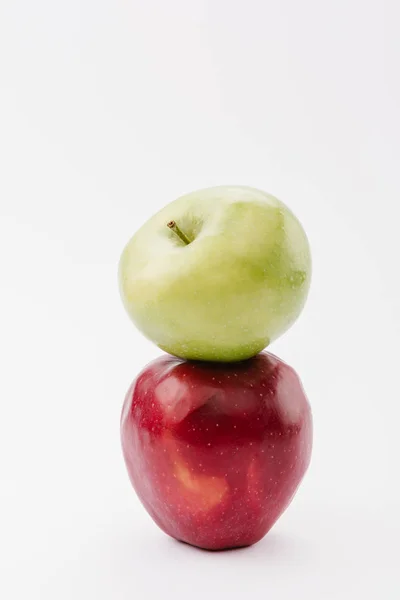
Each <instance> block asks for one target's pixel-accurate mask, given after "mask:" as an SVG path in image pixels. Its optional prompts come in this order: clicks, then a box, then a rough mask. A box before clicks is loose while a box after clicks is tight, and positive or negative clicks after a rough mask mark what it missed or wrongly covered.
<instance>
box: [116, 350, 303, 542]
mask: <svg viewBox="0 0 400 600" xmlns="http://www.w3.org/2000/svg"><path fill="white" fill-rule="evenodd" d="M121 438H122V448H123V453H124V458H125V462H126V466H127V469H128V473H129V476H130V479H131V482H132V485H133V487H134V488H135V490H136V492H137V494H138V496H139V498H140V500H141V501H142V503H143V505H144V506H145V508H146V509H147V511H148V512H149V514H150V515H151V517H152V518H153V519H154V521H155V522H156V523H157V524H158V525H159V527H160V528H161V529H162V530H163V531H164V532H165V533H167V534H168V535H170V536H172V537H174V538H176V539H177V540H180V541H182V542H185V543H187V544H190V545H193V546H197V547H200V548H203V549H206V550H222V549H228V548H239V547H243V546H250V545H252V544H254V543H256V542H258V541H259V540H260V539H261V538H263V537H264V535H265V534H266V533H267V532H268V531H269V529H270V528H271V527H272V526H273V524H274V523H275V521H276V520H277V519H278V517H279V516H280V515H281V514H282V512H283V511H284V510H285V508H286V507H287V506H288V504H289V503H290V501H291V499H292V498H293V496H294V494H295V492H296V489H297V487H298V485H299V484H300V481H301V479H302V478H303V475H304V473H305V471H306V470H307V467H308V464H309V461H310V456H311V446H312V417H311V410H310V406H309V403H308V401H307V398H306V396H305V394H304V391H303V388H302V386H301V383H300V380H299V378H298V376H297V374H296V372H295V371H294V370H293V369H292V368H291V367H289V366H288V365H287V364H285V363H284V362H283V361H281V360H280V359H278V358H277V357H275V356H273V355H272V354H269V353H266V352H263V353H261V354H259V355H258V356H256V357H254V358H252V359H250V360H247V361H243V362H240V363H230V364H220V363H204V362H203V363H201V362H184V361H181V360H179V359H177V358H174V357H171V356H163V357H161V358H159V359H157V360H155V361H154V362H152V363H150V365H148V366H147V367H146V368H145V369H144V370H143V371H142V372H141V373H140V374H139V376H138V377H137V379H136V380H135V381H134V382H133V383H132V385H131V387H130V389H129V391H128V393H127V396H126V399H125V403H124V407H123V410H122V416H121Z"/></svg>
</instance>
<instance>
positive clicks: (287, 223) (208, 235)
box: [119, 186, 311, 362]
mask: <svg viewBox="0 0 400 600" xmlns="http://www.w3.org/2000/svg"><path fill="white" fill-rule="evenodd" d="M310 278H311V256H310V248H309V244H308V240H307V236H306V234H305V232H304V229H303V227H302V226H301V224H300V222H299V221H298V219H297V218H296V217H295V216H294V214H293V213H292V212H291V211H290V210H289V208H288V207H287V206H286V205H285V204H283V202H281V201H280V200H278V199H277V198H275V197H274V196H271V195H270V194H267V193H266V192H263V191H260V190H257V189H254V188H250V187H244V186H219V187H212V188H207V189H203V190H199V191H196V192H192V193H190V194H187V195H185V196H182V197H180V198H178V199H177V200H174V201H173V202H171V203H170V204H168V205H167V206H165V207H164V208H163V209H162V210H160V211H159V212H158V213H156V214H155V215H154V216H153V217H151V218H150V219H149V220H148V221H147V222H146V223H145V224H144V225H143V226H142V227H141V228H140V229H139V230H138V231H137V232H136V233H135V234H134V235H133V237H132V238H131V239H130V241H129V242H128V243H127V245H126V246H125V248H124V250H123V253H122V256H121V259H120V264H119V285H120V291H121V297H122V301H123V303H124V306H125V308H126V310H127V312H128V314H129V316H130V317H131V319H132V321H133V322H134V323H135V325H136V326H137V327H138V329H139V330H140V331H141V332H142V333H143V334H144V335H145V336H146V337H147V338H149V339H150V340H152V341H153V342H154V343H155V344H157V346H159V348H161V349H163V350H165V351H166V352H169V353H170V354H173V355H175V356H179V357H181V358H186V359H194V360H207V361H222V362H230V361H239V360H244V359H247V358H251V357H252V356H255V355H256V354H257V353H258V352H260V351H261V350H263V349H264V348H265V347H266V346H268V345H269V343H270V342H271V341H273V340H274V339H276V338H277V337H279V336H280V335H282V334H283V333H284V332H285V331H286V330H287V329H288V328H289V327H290V326H291V325H292V324H293V323H294V321H295V320H296V319H297V317H298V316H299V314H300V313H301V310H302V308H303V306H304V303H305V301H306V298H307V293H308V289H309V286H310Z"/></svg>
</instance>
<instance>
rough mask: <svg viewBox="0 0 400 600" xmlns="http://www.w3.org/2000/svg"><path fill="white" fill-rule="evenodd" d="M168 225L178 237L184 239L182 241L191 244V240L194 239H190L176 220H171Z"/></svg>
mask: <svg viewBox="0 0 400 600" xmlns="http://www.w3.org/2000/svg"><path fill="white" fill-rule="evenodd" d="M167 227H169V228H170V229H172V231H173V232H174V233H176V235H177V236H178V237H180V238H181V240H182V242H185V244H186V245H188V244H190V242H191V241H192V240H190V239H189V238H188V236H187V235H185V234H184V233H183V231H182V230H181V229H180V228H179V227H178V225H177V224H176V223H175V221H170V222H169V223H167Z"/></svg>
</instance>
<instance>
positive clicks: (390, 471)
mask: <svg viewBox="0 0 400 600" xmlns="http://www.w3.org/2000/svg"><path fill="white" fill-rule="evenodd" d="M399 23H400V5H399V3H398V1H397V0H391V1H390V0H386V1H385V0H335V1H334V2H333V1H332V2H331V1H325V2H321V1H320V0H302V1H301V2H299V1H298V0H280V1H278V0H276V1H262V0H258V1H256V0H246V2H239V1H238V0H208V1H205V0H203V1H202V0H195V1H188V0H168V1H166V0H140V1H138V0H96V1H95V0H69V1H68V2H55V1H54V0H35V1H34V2H33V1H32V0H2V2H0V204H1V210H0V214H1V223H0V262H1V272H0V282H1V283H0V285H1V292H0V302H1V311H0V344H1V350H0V352H1V365H2V369H1V375H0V411H1V415H0V464H1V480H0V503H1V510H0V571H1V574H0V596H1V597H2V598H4V599H5V600H14V599H21V600H22V599H27V598H29V600H37V599H40V600H71V599H76V600H83V599H85V600H86V599H92V598H93V599H95V600H103V599H110V600H133V599H135V600H147V599H150V600H153V599H157V598H171V599H172V598H173V599H176V600H179V599H183V598H185V599H187V598H191V599H193V600H196V599H203V598H207V600H214V599H215V600H217V599H220V598H226V599H228V598H229V599H232V600H233V599H239V598H274V600H280V599H289V598H290V599H292V598H305V599H307V600H310V599H315V600H322V599H323V600H329V599H335V600H347V599H349V600H350V599H351V600H353V599H356V598H357V599H358V598H360V599H361V598H362V599H363V600H365V599H375V598H383V599H384V600H395V599H398V598H399V596H400V582H399V577H398V576H396V574H395V569H396V567H398V558H399V546H398V540H399V535H400V519H399V501H400V494H399V485H398V480H399V458H400V449H399V440H398V438H399V420H400V408H399V406H400V404H399V400H400V397H399V385H398V377H399V367H398V359H399V342H398V340H399V333H400V327H399V325H400V321H399V316H398V314H399V302H400V288H399V256H400V245H399V233H398V232H399V217H400V210H399V194H400V181H399V164H400V146H399V139H400V117H399V106H400V75H399V73H400V66H399V65H400V43H399V35H398V31H399ZM224 183H238V184H245V185H252V186H255V187H260V188H261V189H265V190H267V191H269V192H271V193H273V194H274V195H276V196H278V197H279V198H281V199H282V200H284V201H285V202H286V203H287V204H288V205H289V206H290V207H291V208H292V209H293V210H294V212H295V213H296V214H297V215H298V216H299V218H300V220H301V221H302V222H303V225H304V227H305V229H306V231H307V233H308V235H309V239H310V242H311V246H312V251H313V258H314V273H313V283H312V289H311V294H310V297H309V301H308V304H307V306H306V309H305V310H304V313H303V314H302V316H301V318H300V320H299V321H298V323H297V324H296V325H295V326H294V327H293V328H292V329H291V330H290V332H288V333H287V334H286V335H285V336H284V337H283V338H281V339H280V340H279V341H278V342H276V343H275V344H273V346H272V347H271V350H272V351H273V352H275V353H276V354H278V355H279V356H281V357H282V358H283V359H285V360H286V361H287V362H289V363H290V364H292V365H293V366H294V367H295V368H296V369H297V370H298V371H299V373H300V375H301V377H302V380H303V383H304V386H305V388H306V391H307V393H308V396H309V398H310V401H311V404H312V407H313V412H314V424H315V444H314V455H313V461H312V466H311V468H310V470H309V472H308V475H307V477H306V479H305V481H304V484H303V486H302V488H301V490H300V492H299V494H298V496H297V497H296V499H295V501H294V503H293V504H292V505H291V507H290V509H289V510H288V512H287V513H285V515H284V516H283V517H282V518H281V520H280V521H279V522H278V523H277V525H276V526H275V527H274V529H273V530H272V531H271V533H270V534H269V535H268V536H267V537H266V538H265V539H264V540H263V541H262V542H260V543H259V544H258V545H256V546H254V547H252V548H250V549H246V550H240V551H234V552H225V553H218V554H215V553H206V552H202V551H199V550H196V549H193V548H190V547H188V546H184V545H181V544H178V543H176V542H174V541H173V540H170V539H169V538H167V537H166V536H165V535H164V534H163V533H162V532H160V531H159V530H158V529H157V528H156V526H155V525H153V523H152V522H151V520H150V518H149V517H148V516H147V515H146V513H145V511H144V510H143V509H142V507H141V505H140V504H139V502H138V501H137V499H136V497H135V494H134V492H133V490H132V489H131V487H130V484H129V481H128V477H127V474H126V473H125V467H124V465H123V460H122V456H121V451H120V442H119V414H120V408H121V405H122V401H123V397H124V394H125V391H126V389H127V387H128V385H129V384H130V381H131V380H132V379H133V377H134V376H135V375H136V373H137V372H138V371H139V370H140V369H141V368H142V366H143V365H144V364H145V363H146V362H148V361H149V360H150V359H152V358H153V357H155V356H157V355H158V354H159V352H158V351H157V349H156V348H154V347H153V346H152V345H151V344H150V343H149V342H147V341H146V340H144V339H143V338H142V337H141V336H140V334H139V333H138V332H137V331H136V330H135V329H134V328H133V326H132V325H131V323H130V321H129V320H128V317H127V316H126V315H125V313H124V311H123V308H122V304H121V302H120V300H119V296H118V290H117V282H116V269H117V262H118V259H119V255H120V252H121V250H122V247H123V245H124V244H125V242H126V241H127V239H128V238H129V237H130V236H131V234H132V233H133V232H134V230H135V229H136V228H137V227H138V226H140V224H141V223H143V222H144V221H145V220H146V219H147V218H148V217H149V216H151V215H152V214H153V212H155V211H156V210H157V209H159V208H161V207H162V206H163V205H164V204H165V203H167V202H169V201H171V200H173V199H174V198H175V197H177V196H178V195H180V194H183V193H185V192H188V191H191V190H193V189H196V188H201V187H206V186H209V185H216V184H224Z"/></svg>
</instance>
